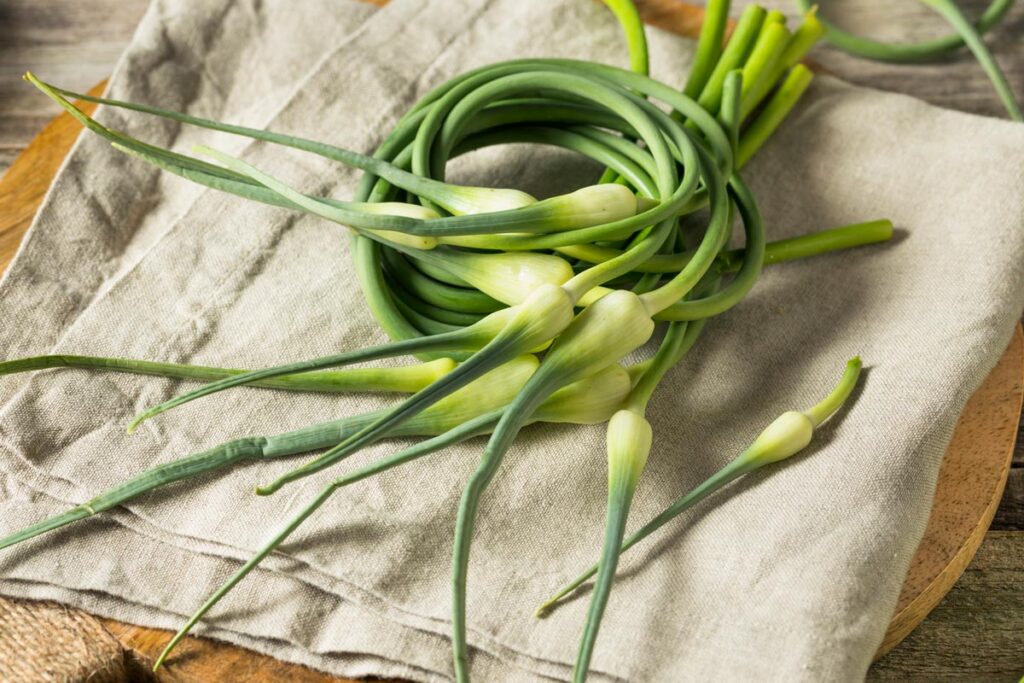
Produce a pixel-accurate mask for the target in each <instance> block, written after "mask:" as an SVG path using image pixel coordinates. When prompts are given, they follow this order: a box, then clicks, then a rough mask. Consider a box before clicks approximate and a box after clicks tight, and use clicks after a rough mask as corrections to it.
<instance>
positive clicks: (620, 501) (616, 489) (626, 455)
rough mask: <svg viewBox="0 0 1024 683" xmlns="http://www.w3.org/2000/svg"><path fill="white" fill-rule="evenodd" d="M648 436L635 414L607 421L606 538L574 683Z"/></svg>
mask: <svg viewBox="0 0 1024 683" xmlns="http://www.w3.org/2000/svg"><path fill="white" fill-rule="evenodd" d="M651 438H652V435H651V425H650V424H649V423H648V422H647V420H646V419H644V417H643V416H642V415H640V414H638V413H635V412H632V411H629V410H620V411H619V412H618V413H616V414H615V415H614V416H613V417H612V419H611V421H610V422H609V423H608V510H607V513H606V519H605V537H604V543H603V544H602V550H601V560H600V562H599V563H598V572H597V582H596V584H595V586H594V593H593V595H592V596H591V599H590V608H589V609H588V611H587V621H586V624H585V625H584V628H583V637H582V639H581V640H580V648H579V652H578V653H577V655H576V665H575V666H574V667H573V682H574V683H583V681H585V680H586V678H587V672H588V670H589V669H590V660H591V657H592V656H593V653H594V646H595V645H596V643H597V634H598V631H599V630H600V628H601V620H602V617H603V616H604V611H605V608H606V607H607V605H608V598H609V597H610V595H611V589H612V582H613V581H614V580H615V569H616V567H617V566H618V562H619V552H620V548H621V547H622V537H623V536H624V535H625V531H626V519H627V517H628V516H629V506H630V504H631V503H632V501H633V493H634V492H635V491H636V484H637V480H638V479H639V478H640V473H641V472H642V471H643V468H644V465H645V464H646V462H647V456H648V454H649V452H650V450H651Z"/></svg>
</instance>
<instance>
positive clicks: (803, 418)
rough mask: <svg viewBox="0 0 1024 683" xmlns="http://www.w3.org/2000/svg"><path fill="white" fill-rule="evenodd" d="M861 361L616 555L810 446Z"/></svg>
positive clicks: (568, 589)
mask: <svg viewBox="0 0 1024 683" xmlns="http://www.w3.org/2000/svg"><path fill="white" fill-rule="evenodd" d="M861 367H862V364H861V360H860V358H857V357H854V358H851V359H850V360H849V362H847V364H846V369H845V370H844V372H843V375H842V377H841V378H840V380H839V382H838V384H836V386H835V388H834V389H833V390H832V391H831V392H830V393H829V394H828V395H827V396H826V397H825V398H824V399H822V400H821V401H820V402H819V403H817V404H815V405H814V406H812V407H810V408H808V409H807V410H805V411H802V412H798V411H787V412H785V413H783V414H782V415H780V416H779V417H778V418H776V419H775V420H774V421H773V422H772V423H771V424H769V425H768V427H766V428H765V429H764V431H762V432H761V433H760V434H759V435H758V436H757V438H756V439H754V441H753V443H751V444H750V446H748V447H747V449H746V450H744V451H743V452H742V453H740V454H739V455H738V456H736V458H735V459H733V460H732V461H731V462H729V464H727V465H726V466H725V467H723V468H722V469H720V470H719V471H718V472H716V473H715V474H713V475H711V477H709V478H708V479H707V480H705V481H704V482H703V483H702V484H700V485H698V486H697V487H696V488H694V489H693V490H692V491H690V492H689V493H687V494H685V495H683V496H681V497H680V498H679V499H678V500H676V501H675V502H674V503H672V504H671V505H670V506H669V507H667V508H666V509H665V510H664V511H662V512H661V513H660V514H658V515H657V516H655V517H654V519H652V520H651V521H650V522H648V523H647V524H645V525H644V526H643V527H641V528H640V529H639V530H638V531H637V532H635V533H634V534H632V535H631V536H630V537H629V538H628V539H626V540H625V542H624V543H623V544H622V548H621V551H620V552H625V551H626V550H628V549H630V548H631V547H633V546H634V545H636V544H637V543H639V542H640V541H642V540H643V539H645V538H646V537H647V536H649V535H651V534H652V533H654V532H655V531H657V530H658V529H660V528H661V527H662V526H664V525H665V524H667V523H668V522H670V521H671V520H673V519H674V518H676V517H677V516H679V515H680V514H681V513H682V512H684V511H686V510H688V509H689V508H691V507H693V506H694V505H696V504H697V503H699V502H700V501H702V500H704V499H705V498H707V497H708V496H709V495H711V494H712V493H714V492H715V491H717V490H719V489H720V488H722V487H723V486H725V485H726V484H729V483H730V482H732V481H734V480H735V479H737V478H739V477H741V476H743V475H744V474H747V473H749V472H753V471H754V470H757V469H759V468H761V467H764V466H765V465H770V464H772V463H776V462H780V461H782V460H785V459H787V458H790V457H792V456H794V455H796V454H797V453H799V452H800V451H802V450H803V449H804V448H806V447H807V445H808V444H810V443H811V439H812V437H813V435H814V430H815V428H817V427H818V425H820V424H821V423H822V422H824V421H825V420H827V419H828V418H829V417H831V416H832V415H834V414H835V413H836V412H837V411H838V410H839V409H840V408H841V407H842V406H843V404H844V403H845V402H846V400H847V399H848V398H849V397H850V394H851V393H852V392H853V390H854V388H855V387H856V385H857V380H858V379H859V378H860V373H861ZM599 569H600V566H599V565H595V566H593V567H591V568H590V569H588V570H587V571H586V572H584V573H583V574H581V575H580V576H579V577H578V578H577V579H575V580H574V581H573V582H572V583H570V584H569V585H567V586H566V587H565V588H563V589H562V590H560V591H559V592H558V593H557V594H555V596H554V597H552V598H551V599H549V600H548V601H547V602H545V603H544V604H543V605H541V606H540V608H539V609H538V610H537V614H538V616H540V615H543V614H544V613H546V612H547V611H548V610H549V609H551V607H552V606H553V605H554V604H555V603H557V602H558V601H559V600H561V599H562V598H564V597H565V596H566V595H568V594H569V593H571V592H572V591H574V590H575V589H576V588H578V587H579V586H581V585H583V583H585V582H586V581H587V580H588V579H590V577H592V576H594V575H595V574H597V573H598V571H599Z"/></svg>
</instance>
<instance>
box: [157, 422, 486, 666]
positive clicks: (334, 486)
mask: <svg viewBox="0 0 1024 683" xmlns="http://www.w3.org/2000/svg"><path fill="white" fill-rule="evenodd" d="M501 412H502V411H495V412H492V413H488V414H486V415H481V416H479V417H477V418H475V419H473V420H470V421H468V422H465V423H464V424H462V425H460V426H458V427H456V428H455V429H452V430H451V431H449V432H446V433H444V434H441V435H439V436H436V437H434V438H432V439H427V440H425V441H421V442H420V443H418V444H416V445H414V446H410V447H409V448H407V449H405V450H403V451H399V452H398V453H396V454H394V455H391V456H388V457H386V458H382V459H381V460H378V461H377V462H374V463H371V464H369V465H366V466H364V467H361V468H359V469H357V470H355V471H353V472H351V473H350V474H347V475H345V476H342V477H339V478H337V479H335V480H334V481H333V482H331V483H330V484H328V485H327V486H326V487H324V489H323V490H322V491H320V493H319V494H318V495H317V496H316V498H314V499H313V500H312V501H310V502H309V503H308V504H307V505H306V506H305V507H303V508H302V509H301V510H300V511H299V512H298V513H297V514H296V515H295V516H294V517H293V518H292V519H291V520H289V522H288V523H287V524H286V525H285V526H284V528H282V529H281V531H279V532H278V533H277V534H276V535H274V537H273V538H271V539H270V540H269V541H268V542H267V543H266V544H264V545H263V547H262V548H260V550H259V551H258V552H257V553H256V554H255V555H253V557H252V558H250V559H249V561H248V562H246V563H245V564H244V565H242V566H241V567H240V568H239V569H238V571H236V572H235V573H234V574H233V575H232V576H231V578H229V579H228V580H227V581H226V582H225V583H224V584H223V585H222V586H221V587H220V588H218V589H217V590H216V591H215V592H214V593H213V595H211V596H210V597H209V598H207V600H206V602H204V603H203V604H202V606H201V607H200V608H199V609H198V610H196V612H195V613H194V614H193V615H192V616H191V617H190V618H189V620H188V621H187V622H186V623H185V625H184V626H182V627H181V628H180V629H178V632H177V633H175V634H174V637H173V638H171V640H170V642H168V643H167V646H166V647H164V649H163V651H162V652H161V653H160V656H159V657H157V659H156V662H154V664H153V671H156V670H157V669H159V668H160V667H161V666H162V665H163V663H164V662H165V661H166V660H167V657H168V656H169V655H170V654H171V651H172V650H173V649H174V648H175V647H176V646H177V645H178V643H180V642H181V640H182V638H184V637H185V636H186V635H188V633H189V631H191V630H192V628H193V627H194V626H195V625H196V624H197V623H199V620H200V619H202V618H203V617H204V616H206V614H207V612H209V611H210V610H211V609H213V607H214V606H215V605H216V604H217V603H218V602H220V601H221V600H222V599H223V598H224V596H225V595H227V594H228V593H229V592H231V590H232V589H233V588H234V587H235V586H237V585H238V583H239V582H241V581H242V579H244V578H245V577H246V576H248V575H249V573H250V572H251V571H252V570H253V569H255V568H256V567H257V566H258V565H259V564H260V562H262V561H263V560H264V559H265V558H266V557H267V555H269V554H270V553H272V552H273V551H274V550H276V549H277V548H278V547H279V546H280V545H281V544H282V543H284V542H285V541H286V540H287V539H288V537H289V536H291V534H293V533H294V532H295V530H296V529H298V528H299V527H300V526H301V525H302V523H303V522H305V521H306V520H307V519H309V517H310V516H311V515H312V514H313V513H314V512H316V511H317V510H318V509H319V508H320V506H322V505H323V504H324V503H325V502H327V499H328V498H330V497H331V495H332V494H333V493H334V492H335V491H337V490H338V489H340V488H344V487H345V486H348V485H350V484H354V483H356V482H358V481H362V480H363V479H366V478H368V477H371V476H373V475H375V474H380V473H381V472H386V471H387V470H390V469H392V468H395V467H398V466H399V465H404V464H405V463H408V462H412V461H413V460H416V459H418V458H422V457H423V456H425V455H429V454H431V453H435V452H437V451H439V450H441V449H443V448H447V447H448V446H451V445H454V444H457V443H461V442H463V441H468V440H469V439H472V438H474V437H476V436H480V435H482V434H486V433H487V432H488V431H489V430H491V429H492V428H493V427H494V425H495V424H496V423H497V421H498V419H500V415H501Z"/></svg>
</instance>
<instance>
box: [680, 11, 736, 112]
mask: <svg viewBox="0 0 1024 683" xmlns="http://www.w3.org/2000/svg"><path fill="white" fill-rule="evenodd" d="M728 21H729V0H708V3H707V5H706V6H705V7H704V22H703V23H702V24H701V26H700V37H699V38H698V39H697V49H696V50H695V52H694V57H693V64H692V65H691V66H690V74H689V75H688V76H687V77H686V87H684V88H683V94H684V95H686V96H687V97H691V98H697V97H699V96H700V93H701V91H702V90H703V89H704V86H705V84H707V82H708V79H709V78H710V77H711V72H712V71H713V70H714V68H715V65H716V64H717V63H718V58H719V57H720V56H721V54H722V42H723V40H724V39H725V27H726V24H727V23H728Z"/></svg>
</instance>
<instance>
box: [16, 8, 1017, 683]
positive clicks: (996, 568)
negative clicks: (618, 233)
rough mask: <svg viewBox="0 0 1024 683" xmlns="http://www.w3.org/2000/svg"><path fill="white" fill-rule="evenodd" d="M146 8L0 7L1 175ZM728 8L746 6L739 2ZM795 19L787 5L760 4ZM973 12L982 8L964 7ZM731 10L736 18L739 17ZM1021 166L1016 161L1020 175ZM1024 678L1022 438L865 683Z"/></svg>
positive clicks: (1011, 25)
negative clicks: (963, 556) (957, 564)
mask: <svg viewBox="0 0 1024 683" xmlns="http://www.w3.org/2000/svg"><path fill="white" fill-rule="evenodd" d="M146 4H147V0H116V1H115V0H0V174H2V173H3V172H4V171H5V170H6V169H7V167H8V166H10V164H11V162H12V161H13V160H14V158H15V157H16V156H17V155H18V153H19V152H20V151H21V150H22V149H23V148H24V147H25V146H26V145H27V144H28V142H29V141H30V140H31V139H32V137H33V136H35V135H36V133H38V132H39V131H40V130H41V129H42V128H43V127H44V126H45V125H46V123H47V122H48V121H49V120H50V119H51V118H53V116H54V115H56V114H57V109H56V107H55V105H52V104H51V103H50V101H49V100H47V99H46V98H43V97H41V96H39V94H38V93H37V92H35V90H34V89H32V88H30V87H27V86H26V85H25V84H24V83H23V82H22V80H21V74H22V73H23V72H24V71H25V70H27V69H29V68H31V69H32V70H34V71H37V72H38V73H40V74H41V75H43V76H45V77H46V78H47V79H48V80H50V81H52V82H56V83H60V84H62V85H64V86H66V87H69V88H72V89H77V90H85V89H88V88H89V87H91V86H92V85H94V84H95V83H97V82H99V81H100V80H102V79H103V78H105V77H106V76H108V75H109V74H110V71H111V69H112V68H113V66H114V64H115V62H116V60H117V58H118V56H119V55H120V53H121V50H122V49H123V48H124V46H125V44H126V43H127V42H128V40H129V39H130V38H131V35H132V32H133V30H134V28H135V25H136V24H137V23H138V20H139V18H140V17H141V16H142V13H143V11H144V10H145V7H146ZM734 4H742V3H736V2H734ZM761 4H763V5H767V6H775V7H779V8H780V9H783V10H786V11H787V12H790V13H791V12H792V10H793V6H794V3H792V2H788V1H783V0H768V1H762V3H761ZM821 4H822V6H823V12H824V13H825V14H826V15H827V16H834V17H835V18H836V20H840V19H841V20H842V23H843V25H844V26H848V27H849V28H851V29H854V28H856V29H857V30H860V31H863V32H865V33H868V32H870V33H871V34H872V35H874V36H878V37H884V38H887V39H900V38H902V39H915V38H917V39H920V38H926V37H930V36H935V35H937V34H938V33H945V32H946V31H945V30H943V28H942V25H941V23H939V22H937V21H936V20H934V19H932V18H931V16H930V15H929V14H928V13H927V12H926V11H924V10H922V9H921V8H920V7H918V6H917V4H916V3H914V2H911V1H910V0H901V2H892V0H855V1H847V2H844V3H842V5H841V8H840V7H837V6H838V5H839V3H837V2H835V0H832V1H831V2H829V0H824V1H823V2H822V3H821ZM961 4H962V5H964V6H965V7H966V8H967V9H968V10H969V11H974V12H976V11H977V10H978V8H979V7H983V6H984V5H986V4H987V2H985V1H982V2H978V1H977V0H961ZM735 13H736V10H735V9H734V11H733V14H734V15H735ZM1022 37H1024V4H1022V5H1019V6H1018V7H1015V8H1014V9H1013V10H1011V11H1010V14H1009V15H1008V17H1007V18H1006V19H1005V20H1004V22H1003V24H1002V25H1001V26H1000V27H998V28H997V29H996V30H995V31H993V32H992V33H991V34H990V36H989V40H988V42H989V44H990V45H991V47H992V48H993V50H994V51H995V53H996V55H997V58H998V59H999V61H1000V63H1001V64H1002V65H1003V68H1004V70H1005V71H1006V72H1007V76H1008V78H1009V81H1010V83H1011V85H1012V87H1013V88H1014V90H1015V91H1016V92H1017V93H1018V97H1019V98H1022V99H1024V49H1022V47H1021V46H1022ZM813 58H814V60H815V61H816V62H817V63H818V64H820V65H822V66H824V67H825V68H826V69H828V70H829V71H831V72H833V73H835V74H837V75H839V76H842V77H843V78H845V79H847V80H849V81H852V82H854V83H858V84H862V85H870V86H873V87H878V88H882V89H885V90H891V91H896V92H903V93H907V94H910V95H914V96H916V97H920V98H922V99H924V100H927V101H929V102H932V103H935V104H938V105H941V106H945V107H950V108H954V109H960V110H963V111H969V112H973V113H978V114H986V115H993V116H1003V110H1002V107H1001V105H1000V104H999V101H998V99H997V98H996V96H995V95H994V93H993V92H992V89H991V86H990V85H989V83H988V81H987V80H985V78H984V77H983V76H982V75H981V72H980V70H979V68H978V66H977V64H975V63H974V62H973V60H972V59H971V58H970V56H969V55H967V54H964V53H958V54H956V55H954V56H952V57H950V58H948V59H946V60H944V61H943V62H942V63H939V64H932V65H926V66H894V65H886V64H876V63H872V62H865V61H862V60H859V59H855V58H851V57H849V56H847V55H844V54H842V53H840V52H838V51H837V50H834V49H832V48H829V47H826V46H823V47H819V48H818V49H817V50H816V51H815V53H814V54H813ZM1021 161H1024V160H1016V161H1015V163H1016V164H1017V165H1018V166H1019V165H1020V163H1021ZM1022 674H1024V437H1022V436H1021V435H1018V440H1017V450H1016V452H1015V455H1014V468H1013V470H1012V471H1011V473H1010V479H1009V481H1008V483H1007V487H1006V493H1005V496H1004V498H1003V501H1002V504H1001V506H1000V508H999V511H998V512H997V513H996V518H995V521H994V522H993V525H992V529H991V530H990V531H989V533H988V535H987V536H986V539H985V542H984V543H983V545H982V546H981V549H980V550H979V551H978V554H977V556H976V558H975V560H974V562H973V563H972V564H971V565H970V566H969V567H968V568H967V571H966V572H965V573H964V575H963V577H962V578H961V579H960V581H959V582H958V584H957V585H956V586H955V587H954V588H953V590H952V591H951V592H950V593H949V595H948V596H947V597H946V598H945V599H944V600H943V601H942V603H941V604H940V605H939V606H938V607H937V608H936V609H935V611H934V612H933V613H932V614H931V615H930V616H929V617H928V618H927V619H926V620H925V621H924V623H922V624H921V626H920V627H918V628H917V630H916V631H914V633H912V634H911V635H910V637H909V638H907V639H906V640H905V641H904V642H903V643H902V644H900V645H899V646H897V647H896V648H895V649H894V650H893V651H892V652H891V653H890V654H888V655H887V656H885V657H884V658H883V659H881V660H880V661H879V662H877V663H876V664H875V665H874V666H873V667H872V669H871V672H870V674H869V679H872V680H876V679H877V680H885V679H899V680H908V679H910V680H937V679H946V680H949V679H958V680H967V679H969V680H994V681H1000V680H1005V681H1016V680H1018V679H1019V678H1020V677H1021V675H1022Z"/></svg>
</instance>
